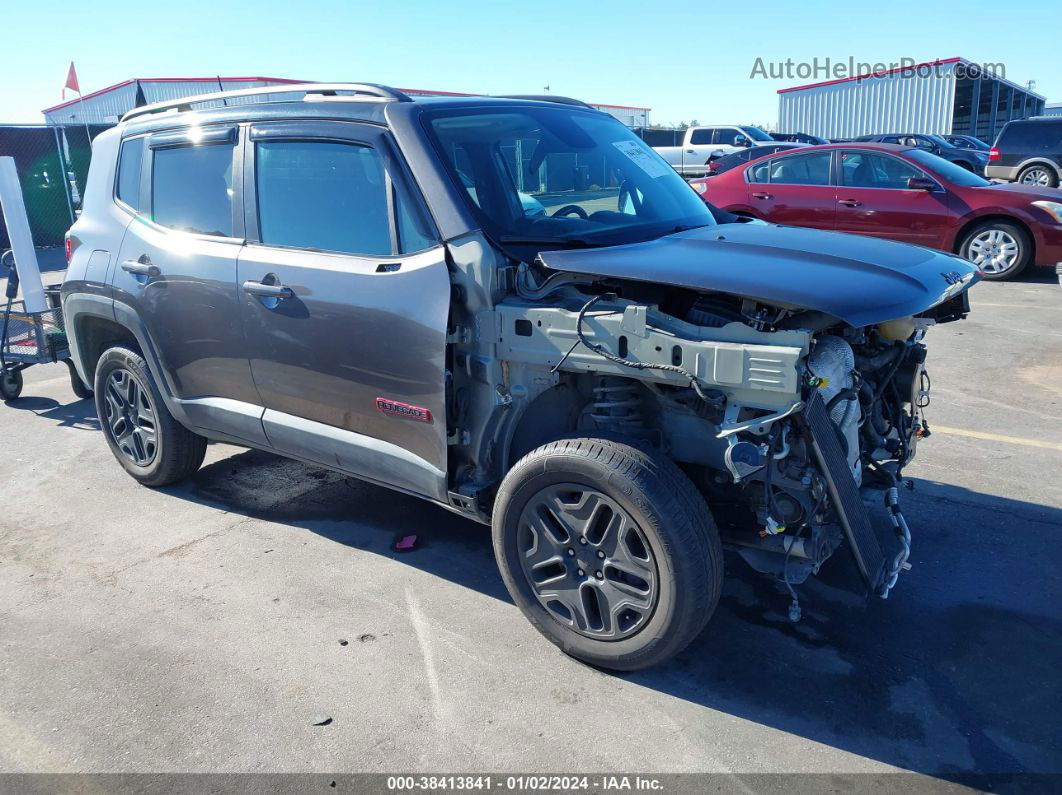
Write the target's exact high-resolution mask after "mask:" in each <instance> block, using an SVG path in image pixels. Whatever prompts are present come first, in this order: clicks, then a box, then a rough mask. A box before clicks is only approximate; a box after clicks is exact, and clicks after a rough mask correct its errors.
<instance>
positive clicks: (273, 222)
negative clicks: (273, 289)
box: [255, 141, 392, 256]
mask: <svg viewBox="0 0 1062 795" xmlns="http://www.w3.org/2000/svg"><path fill="white" fill-rule="evenodd" d="M257 147H258V148H257V150H256V153H255V163H256V171H257V180H258V181H257V187H258V230H259V236H260V239H261V241H262V242H263V243H266V244H269V245H274V246H294V247H296V248H308V249H318V250H321V251H337V252H341V253H344V254H362V255H368V256H381V255H387V254H391V253H392V248H391V222H390V216H389V214H388V209H387V189H388V186H389V183H388V181H387V177H386V172H385V171H384V166H383V161H382V160H381V158H380V155H379V154H378V153H377V152H376V151H375V150H374V149H372V148H371V147H368V146H361V145H358V144H345V143H331V142H326V141H276V142H273V141H268V142H266V141H263V142H261V143H259V144H258V145H257Z"/></svg>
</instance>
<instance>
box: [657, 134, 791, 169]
mask: <svg viewBox="0 0 1062 795" xmlns="http://www.w3.org/2000/svg"><path fill="white" fill-rule="evenodd" d="M772 143H774V139H773V138H771V136H769V135H768V134H767V133H765V132H764V131H763V130H761V129H760V128H759V127H752V126H749V125H741V124H727V125H717V126H712V127H688V128H687V129H686V134H685V135H684V136H683V137H682V145H681V146H655V147H653V148H654V149H655V150H656V152H657V153H658V154H659V155H660V156H661V157H663V158H664V160H666V161H667V162H668V163H670V164H671V167H672V168H674V169H675V171H677V172H678V173H679V174H681V175H682V176H684V177H698V176H703V175H704V174H705V173H707V171H708V160H709V159H710V158H711V157H712V156H713V155H714V156H715V157H722V156H723V155H729V154H733V153H734V152H738V151H740V150H741V149H746V148H748V147H750V146H763V145H765V144H772Z"/></svg>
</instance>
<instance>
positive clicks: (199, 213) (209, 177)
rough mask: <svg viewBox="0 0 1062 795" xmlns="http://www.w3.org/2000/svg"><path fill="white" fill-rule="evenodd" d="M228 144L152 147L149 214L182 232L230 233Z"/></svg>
mask: <svg viewBox="0 0 1062 795" xmlns="http://www.w3.org/2000/svg"><path fill="white" fill-rule="evenodd" d="M232 151H233V147H232V145H230V144H213V145H208V146H180V147H174V148H171V149H156V150H154V152H155V155H154V160H153V161H152V169H151V214H152V218H153V219H154V221H155V223H157V224H161V225H162V226H168V227H169V228H171V229H177V230H180V231H182V232H196V233H198V234H203V235H219V236H223V237H231V236H232Z"/></svg>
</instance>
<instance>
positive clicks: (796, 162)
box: [770, 152, 831, 185]
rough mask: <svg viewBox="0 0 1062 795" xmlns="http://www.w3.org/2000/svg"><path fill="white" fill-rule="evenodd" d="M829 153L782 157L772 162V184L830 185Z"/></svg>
mask: <svg viewBox="0 0 1062 795" xmlns="http://www.w3.org/2000/svg"><path fill="white" fill-rule="evenodd" d="M830 157H831V154H830V153H829V152H816V153H815V154H810V155H795V156H792V157H782V158H779V159H777V160H772V161H770V162H771V182H772V183H778V184H781V185H829V184H830Z"/></svg>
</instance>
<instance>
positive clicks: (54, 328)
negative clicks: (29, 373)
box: [0, 250, 92, 402]
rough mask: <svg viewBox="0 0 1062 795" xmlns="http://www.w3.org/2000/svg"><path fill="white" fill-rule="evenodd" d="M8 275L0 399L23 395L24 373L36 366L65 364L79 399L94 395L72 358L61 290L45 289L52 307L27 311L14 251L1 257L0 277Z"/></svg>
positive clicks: (0, 341) (0, 329)
mask: <svg viewBox="0 0 1062 795" xmlns="http://www.w3.org/2000/svg"><path fill="white" fill-rule="evenodd" d="M5 271H6V272H7V291H6V297H7V304H6V305H5V307H4V311H3V316H2V317H0V398H2V399H3V400H4V401H5V402H6V401H8V400H15V399H16V398H17V397H18V396H19V395H21V394H22V386H23V379H22V371H23V370H25V369H26V368H27V367H32V366H33V365H35V364H48V363H53V362H66V366H67V368H68V369H69V371H70V386H71V388H73V390H74V394H75V395H77V396H78V397H79V398H87V397H90V396H91V395H92V391H91V390H90V389H88V388H87V387H86V386H85V385H84V384H83V383H82V382H81V378H80V376H78V374H77V371H76V370H75V369H74V362H73V361H72V360H71V358H70V344H69V343H68V342H67V339H66V328H65V327H64V325H63V310H62V308H61V306H60V305H59V287H58V286H51V287H46V288H45V291H44V292H45V296H46V297H47V299H48V304H49V308H48V309H45V310H43V311H40V312H27V311H26V308H25V304H24V303H23V302H22V301H19V300H16V299H15V296H16V295H17V294H18V272H17V271H16V270H15V267H14V258H13V257H12V256H11V251H10V250H8V251H5V252H4V253H3V254H2V255H0V276H2V275H3V274H4V272H5Z"/></svg>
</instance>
